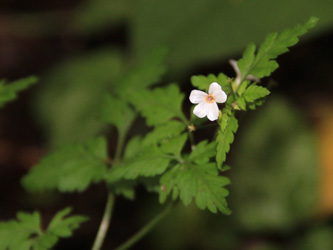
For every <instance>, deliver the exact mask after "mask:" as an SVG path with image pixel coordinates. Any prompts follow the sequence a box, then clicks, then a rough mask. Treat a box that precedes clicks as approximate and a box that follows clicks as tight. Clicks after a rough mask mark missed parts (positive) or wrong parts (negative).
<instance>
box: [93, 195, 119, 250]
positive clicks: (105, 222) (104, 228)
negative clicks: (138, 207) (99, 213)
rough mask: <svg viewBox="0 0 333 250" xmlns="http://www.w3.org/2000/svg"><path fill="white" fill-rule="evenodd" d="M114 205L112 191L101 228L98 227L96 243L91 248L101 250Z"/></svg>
mask: <svg viewBox="0 0 333 250" xmlns="http://www.w3.org/2000/svg"><path fill="white" fill-rule="evenodd" d="M113 206H114V194H113V193H112V192H109V194H108V198H107V202H106V205H105V210H104V215H103V219H102V221H101V224H100V226H99V229H98V232H97V235H96V238H95V242H94V245H93V247H92V248H91V250H100V249H101V247H102V245H103V242H104V239H105V236H106V233H107V231H108V228H109V225H110V221H111V216H112V210H113Z"/></svg>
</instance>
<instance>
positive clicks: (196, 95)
mask: <svg viewBox="0 0 333 250" xmlns="http://www.w3.org/2000/svg"><path fill="white" fill-rule="evenodd" d="M206 96H207V93H205V92H203V91H201V90H196V89H195V90H192V91H191V94H190V102H192V103H194V104H197V103H200V102H203V101H204V100H205V97H206Z"/></svg>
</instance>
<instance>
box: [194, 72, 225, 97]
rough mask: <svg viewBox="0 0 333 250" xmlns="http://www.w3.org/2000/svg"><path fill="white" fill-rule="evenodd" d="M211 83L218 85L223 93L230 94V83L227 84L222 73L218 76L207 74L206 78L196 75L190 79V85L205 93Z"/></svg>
mask: <svg viewBox="0 0 333 250" xmlns="http://www.w3.org/2000/svg"><path fill="white" fill-rule="evenodd" d="M212 82H217V83H218V84H220V85H221V87H222V89H223V91H224V92H226V93H227V94H228V93H231V87H230V83H229V82H228V77H227V76H226V75H225V74H223V73H220V74H219V75H218V76H215V75H213V74H209V75H208V76H203V75H198V76H192V77H191V83H192V85H193V86H194V87H196V88H198V89H200V90H203V91H205V92H208V89H209V85H210V84H211V83H212Z"/></svg>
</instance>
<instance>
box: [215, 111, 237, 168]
mask: <svg viewBox="0 0 333 250" xmlns="http://www.w3.org/2000/svg"><path fill="white" fill-rule="evenodd" d="M223 116H224V117H223ZM223 116H222V122H221V124H220V129H219V130H218V134H217V138H216V142H217V146H216V161H217V167H218V168H219V169H221V168H222V164H223V162H224V161H225V159H226V155H227V153H228V152H229V150H230V144H231V143H232V142H233V141H234V133H236V131H237V129H238V121H237V119H236V117H235V113H234V112H232V113H231V114H230V115H229V114H227V113H224V114H223Z"/></svg>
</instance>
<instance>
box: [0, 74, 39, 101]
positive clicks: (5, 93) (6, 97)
mask: <svg viewBox="0 0 333 250" xmlns="http://www.w3.org/2000/svg"><path fill="white" fill-rule="evenodd" d="M37 80H38V78H37V77H35V76H30V77H26V78H22V79H19V80H16V81H14V82H11V83H7V84H6V81H5V80H2V81H0V107H2V106H3V105H4V104H5V103H7V102H9V101H12V100H14V99H15V98H16V96H17V93H18V92H19V91H22V90H24V89H26V88H28V87H30V86H31V85H32V84H34V83H36V82H37Z"/></svg>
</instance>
